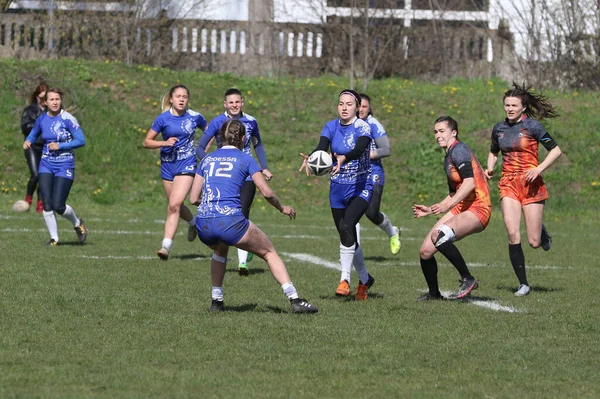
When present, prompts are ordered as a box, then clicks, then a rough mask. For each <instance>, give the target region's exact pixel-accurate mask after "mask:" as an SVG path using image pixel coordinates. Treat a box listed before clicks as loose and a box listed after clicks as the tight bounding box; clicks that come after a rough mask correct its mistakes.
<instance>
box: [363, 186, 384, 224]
mask: <svg viewBox="0 0 600 399" xmlns="http://www.w3.org/2000/svg"><path fill="white" fill-rule="evenodd" d="M382 196H383V186H382V185H381V184H376V185H374V186H373V196H372V197H371V202H369V208H368V209H367V212H366V213H365V214H366V215H367V218H369V220H370V221H371V222H373V223H374V224H375V225H376V226H379V225H380V224H381V223H383V215H382V214H381V212H380V211H379V207H380V206H381V197H382Z"/></svg>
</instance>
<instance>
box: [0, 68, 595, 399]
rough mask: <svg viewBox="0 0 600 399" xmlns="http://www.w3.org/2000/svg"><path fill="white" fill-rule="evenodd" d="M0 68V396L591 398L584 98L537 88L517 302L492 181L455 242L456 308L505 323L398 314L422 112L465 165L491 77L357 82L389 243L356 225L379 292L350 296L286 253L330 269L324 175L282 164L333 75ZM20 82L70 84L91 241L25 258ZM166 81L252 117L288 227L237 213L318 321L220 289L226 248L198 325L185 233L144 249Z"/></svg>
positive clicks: (494, 98)
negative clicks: (381, 185) (537, 159)
mask: <svg viewBox="0 0 600 399" xmlns="http://www.w3.org/2000/svg"><path fill="white" fill-rule="evenodd" d="M0 69H1V70H2V74H1V76H0V107H1V109H2V110H3V111H2V112H1V113H0V137H1V138H2V140H0V151H1V152H2V157H0V184H1V187H0V240H1V242H2V254H3V257H2V261H1V262H0V271H1V277H0V371H1V373H0V397H2V398H5V397H6V398H36V397H39V398H84V397H86V398H88V397H89V398H94V397H97V398H125V397H153V398H155V397H178V398H185V397H190V398H196V397H222V398H232V397H282V398H289V397H306V398H309V397H310V398H312V397H340V396H355V397H373V398H375V397H377V398H379V397H456V398H463V397H492V398H501V397H514V396H517V395H518V396H523V397H540V398H545V397H590V398H592V397H598V396H599V395H600V384H599V383H598V378H597V370H598V366H599V362H598V359H599V358H600V353H599V352H600V350H599V349H598V336H599V333H600V331H599V327H598V326H599V325H600V317H599V315H600V309H599V300H598V295H597V294H596V291H597V287H598V286H599V283H600V275H599V274H600V271H599V270H600V269H598V261H597V256H596V253H595V244H594V243H596V242H597V241H598V240H599V239H600V227H599V224H598V215H597V210H598V208H599V206H600V199H599V198H600V196H599V195H598V193H599V191H598V190H600V164H599V163H598V161H597V158H598V143H599V142H600V136H599V133H598V130H597V126H598V125H600V120H599V117H598V115H597V113H595V112H593V110H595V109H597V108H598V107H599V106H600V94H599V93H595V92H555V91H547V92H546V94H548V95H549V97H550V99H551V101H552V102H553V103H555V104H557V106H558V107H559V111H560V112H561V113H562V114H563V116H562V117H561V118H560V119H558V120H554V121H550V122H548V123H547V124H546V125H547V127H548V129H549V130H550V132H551V133H552V135H553V136H554V137H555V139H556V140H557V141H558V143H559V145H560V146H561V149H562V150H563V152H564V154H565V155H564V156H563V157H562V158H561V159H560V160H559V161H558V162H557V165H554V166H553V167H552V168H551V170H549V171H547V173H545V178H546V181H547V183H548V189H549V191H550V197H551V199H550V200H549V201H548V206H547V208H546V215H545V223H546V225H547V226H548V228H549V230H550V233H551V234H552V235H553V237H554V247H553V248H552V250H551V251H550V252H548V253H546V252H543V251H542V250H532V249H530V248H525V256H526V260H527V264H528V266H529V269H528V276H529V279H530V281H531V283H532V287H533V292H532V294H531V295H530V296H528V297H525V298H515V297H514V296H513V292H514V290H515V289H516V288H517V281H516V278H515V276H514V274H513V272H512V268H511V266H510V262H509V259H508V254H507V252H508V251H507V246H508V244H507V239H506V232H505V229H504V227H503V223H502V219H501V217H500V212H499V207H498V206H497V189H496V188H495V186H496V182H495V181H494V182H493V183H492V184H491V185H490V187H491V188H492V192H493V193H494V194H493V195H494V205H495V208H494V212H493V214H492V220H491V222H490V226H489V227H488V229H487V230H486V231H485V232H484V233H482V234H478V235H475V236H473V237H469V238H468V239H466V240H464V241H463V242H460V243H459V244H458V246H459V248H460V249H461V251H462V252H463V254H464V256H465V258H466V260H467V262H468V263H469V264H470V265H471V268H472V272H473V274H474V275H475V276H476V277H477V278H478V279H479V280H480V282H481V284H480V288H479V289H478V290H477V291H475V292H474V297H475V298H477V299H478V300H479V301H480V302H481V303H486V304H488V305H489V304H492V303H493V304H496V305H497V306H503V307H506V309H514V310H516V312H513V313H510V312H506V311H498V310H492V309H487V308H483V307H480V306H476V305H475V304H473V303H470V302H460V301H448V302H444V303H427V304H422V303H416V302H415V301H414V299H415V298H416V297H418V296H419V295H420V294H421V293H422V291H423V290H424V289H425V287H426V286H425V282H424V279H423V277H422V273H421V271H420V267H419V266H418V248H419V245H420V243H421V240H422V239H423V237H424V236H425V234H426V233H427V231H428V229H429V228H430V227H431V225H432V224H433V223H434V219H433V218H428V219H425V220H423V219H420V220H415V219H413V218H412V217H411V216H412V215H411V211H410V205H411V204H413V203H414V202H425V203H427V204H430V203H432V202H434V201H437V200H439V199H441V198H442V196H443V195H445V193H446V190H447V188H446V182H445V177H444V174H443V169H442V154H441V152H440V151H439V150H438V149H436V144H435V141H434V140H433V137H432V134H431V124H432V122H433V120H434V119H435V118H436V117H437V116H439V115H442V114H450V115H452V116H454V117H456V118H457V119H458V121H459V124H460V127H461V138H462V139H463V140H464V141H466V142H467V143H468V144H469V145H470V146H471V147H472V148H473V149H474V150H475V151H476V154H477V155H478V157H479V159H480V161H482V162H485V159H486V157H487V151H488V148H489V134H490V130H491V127H492V126H493V124H494V123H496V122H497V121H499V120H500V119H502V106H501V97H502V92H503V91H504V90H505V89H506V88H507V87H508V85H507V84H506V83H505V82H501V81H499V80H491V81H485V80H474V81H468V80H452V81H449V82H443V83H440V84H431V83H426V82H417V81H405V80H403V79H386V80H382V81H373V82H371V84H370V89H369V91H368V92H369V94H370V95H371V97H372V99H373V102H374V108H375V112H376V116H377V117H378V118H379V119H380V120H381V121H382V123H383V124H384V126H385V127H386V129H387V130H388V133H389V135H390V138H391V142H392V146H393V148H392V157H390V158H389V159H387V160H386V162H385V168H386V172H387V174H386V183H387V184H386V188H385V194H384V200H383V204H382V210H383V211H385V212H386V213H387V214H388V215H389V216H390V218H391V219H392V220H393V221H394V223H395V224H397V225H399V226H401V227H402V228H403V248H402V251H401V252H400V254H399V255H398V256H396V257H394V256H392V255H390V253H389V248H388V243H387V239H386V238H385V237H384V234H383V233H382V232H380V231H379V230H377V229H376V228H374V227H373V226H372V225H371V224H370V223H369V222H368V221H366V220H365V221H363V227H364V229H363V233H362V237H363V248H364V253H365V256H366V259H367V265H368V267H369V271H370V272H371V273H372V274H373V275H374V276H375V278H376V279H377V282H376V284H375V286H374V287H373V290H372V293H373V296H372V298H371V299H370V300H368V301H366V302H364V303H360V302H354V301H346V300H343V299H339V298H336V297H334V295H333V292H334V290H335V287H336V285H337V282H338V279H339V272H338V271H336V270H332V269H328V268H325V267H323V266H322V265H319V264H313V263H309V262H302V261H299V260H297V258H296V257H294V254H307V255H312V256H316V257H319V258H321V259H323V260H324V262H330V263H336V262H337V259H338V257H339V254H338V244H339V241H338V238H337V234H336V233H335V231H334V229H333V223H332V221H331V215H330V212H329V208H328V200H327V179H326V178H316V177H314V178H306V177H304V176H301V175H300V174H299V173H298V172H297V169H298V167H299V163H300V162H299V161H300V157H299V156H298V153H299V152H300V151H310V150H311V149H312V148H314V146H315V145H316V143H317V138H318V135H319V133H320V131H321V128H322V126H323V124H324V123H325V122H326V121H327V120H330V119H333V118H334V117H335V101H336V96H337V93H338V92H339V91H340V90H341V89H342V88H344V87H345V86H346V85H347V81H345V80H344V79H343V78H339V77H330V76H324V77H321V78H318V79H294V78H291V77H290V78H285V79H281V80H275V79H261V78H245V77H237V76H233V75H228V74H226V75H209V74H202V73H196V72H177V71H169V70H165V69H154V68H150V67H147V66H126V65H123V64H119V63H114V62H106V63H98V62H88V61H73V60H67V59H62V60H45V61H28V62H23V61H16V60H0ZM39 78H44V79H46V80H47V81H48V82H49V83H50V84H51V85H58V86H61V87H64V88H66V89H68V94H67V97H66V102H67V105H77V110H76V112H75V115H76V117H77V118H78V120H79V121H80V123H81V125H82V127H83V129H84V131H85V134H86V138H87V142H88V144H87V145H86V146H85V147H84V148H82V149H79V150H77V172H76V174H77V176H76V182H75V184H74V186H73V190H72V193H71V196H70V198H69V203H70V204H71V205H72V206H73V207H74V209H75V210H76V212H77V213H78V216H81V217H83V218H84V219H85V220H86V225H87V226H88V227H89V229H90V238H89V242H88V243H87V244H86V245H85V246H79V245H63V246H60V247H58V248H49V247H44V246H42V245H41V244H42V243H43V242H44V241H46V240H47V239H48V234H47V231H46V229H45V226H44V223H43V220H42V218H41V216H40V215H38V214H35V213H32V212H30V213H28V214H15V213H13V212H12V211H11V210H10V206H11V205H12V203H13V202H14V201H15V200H17V199H21V198H22V197H23V194H24V191H25V184H26V181H27V179H28V176H27V175H28V173H27V171H26V164H25V161H24V159H23V155H22V149H21V144H22V135H21V134H20V132H19V117H20V113H21V111H22V109H23V107H24V105H25V96H26V94H27V93H28V92H29V91H30V90H32V89H33V86H34V85H35V84H34V82H37V80H38V79H39ZM177 82H181V83H185V84H186V85H188V86H189V87H190V89H191V92H192V107H193V108H194V109H197V110H199V111H201V112H202V113H203V114H204V115H205V116H206V117H207V118H209V119H210V118H212V117H213V116H215V115H216V114H218V113H219V112H221V109H222V108H221V99H222V94H223V92H224V91H225V90H226V89H227V88H228V87H230V86H238V87H240V88H241V89H242V90H243V91H244V93H245V97H246V110H247V112H249V113H250V114H253V115H255V116H256V117H257V118H258V120H259V122H260V126H261V133H262V136H263V139H264V142H265V147H266V152H267V156H268V160H269V163H270V169H271V171H272V172H274V173H275V178H274V179H273V180H272V186H273V187H274V189H275V190H276V192H277V193H278V194H279V196H280V197H281V199H282V202H284V203H285V204H291V205H294V206H295V207H296V208H297V210H298V215H299V216H298V219H297V220H295V221H289V220H287V219H286V218H285V217H283V216H281V215H279V214H278V213H277V212H276V211H275V210H274V209H272V208H271V207H270V206H269V205H268V204H267V203H266V202H265V201H264V199H262V198H261V197H260V195H258V196H257V198H256V200H255V203H254V205H253V209H252V219H253V220H254V221H255V222H257V223H258V224H259V225H260V226H261V227H262V228H263V229H264V230H265V231H266V232H267V233H268V234H269V235H270V236H271V237H272V240H273V242H274V243H275V246H276V248H277V249H278V251H279V252H280V253H281V254H282V257H283V259H284V260H285V261H286V264H287V265H288V267H289V270H290V273H291V275H292V278H293V280H294V283H295V285H296V287H297V288H298V290H299V292H300V294H301V295H302V296H304V297H306V298H308V299H309V300H310V301H311V302H313V303H314V304H315V305H317V306H318V307H319V309H320V312H319V313H318V314H316V315H310V316H303V315H292V314H290V313H289V303H288V301H287V300H286V298H285V297H284V295H283V294H282V292H281V288H280V287H278V286H277V284H276V283H275V282H274V280H273V278H272V276H271V274H270V273H269V271H268V269H267V267H266V265H265V264H264V262H262V261H260V260H259V259H255V260H254V261H253V262H252V263H251V264H250V266H251V271H252V273H251V275H250V277H248V278H242V277H239V276H237V274H236V273H235V270H234V269H235V264H236V253H235V251H234V250H232V251H231V252H230V257H231V258H232V259H233V260H232V262H231V264H230V265H229V272H228V273H227V276H226V280H225V298H226V306H227V309H228V311H227V312H225V313H224V314H217V315H213V314H209V313H208V311H207V308H208V306H209V305H210V279H209V267H208V264H209V256H210V253H209V251H208V249H206V248H203V247H202V246H201V245H200V244H199V243H198V242H196V243H193V244H190V243H187V241H186V240H185V235H184V230H185V229H184V226H181V228H180V230H181V231H180V233H179V234H178V236H177V238H176V240H175V244H174V249H173V253H172V257H171V259H170V260H169V261H168V262H161V261H159V260H158V258H156V255H155V251H156V250H157V249H158V246H159V244H160V240H161V238H162V233H163V231H162V229H163V225H162V222H163V221H164V218H165V215H166V203H165V200H164V193H163V190H162V186H161V183H160V177H159V176H160V173H159V168H158V166H157V161H158V154H157V152H156V151H148V150H144V149H143V148H142V145H141V143H142V140H143V138H144V136H145V133H146V131H147V129H148V127H149V126H150V124H151V122H152V120H153V119H154V118H155V117H156V115H158V113H159V112H160V111H159V109H158V107H157V105H154V102H158V101H159V99H160V95H161V94H162V93H163V92H164V91H165V90H167V89H168V87H169V86H171V85H172V84H175V83H177ZM459 111H460V112H459ZM542 152H543V150H542ZM59 229H60V238H61V241H62V242H63V243H66V244H69V243H74V242H75V241H76V235H75V233H74V232H73V230H72V228H71V226H69V224H68V223H67V222H66V221H65V220H63V219H60V220H59ZM523 236H525V235H524V232H523ZM311 237H313V238H311ZM524 246H525V247H526V246H527V245H526V244H524ZM438 260H439V263H440V272H439V278H440V283H441V287H442V289H443V290H447V291H454V290H456V289H457V287H458V282H457V280H458V275H457V273H456V271H454V269H453V268H452V267H451V266H450V265H448V264H447V262H444V261H443V259H441V258H439V257H438ZM317 263H318V262H317ZM356 282H357V278H356V276H353V282H352V286H353V287H355V285H356Z"/></svg>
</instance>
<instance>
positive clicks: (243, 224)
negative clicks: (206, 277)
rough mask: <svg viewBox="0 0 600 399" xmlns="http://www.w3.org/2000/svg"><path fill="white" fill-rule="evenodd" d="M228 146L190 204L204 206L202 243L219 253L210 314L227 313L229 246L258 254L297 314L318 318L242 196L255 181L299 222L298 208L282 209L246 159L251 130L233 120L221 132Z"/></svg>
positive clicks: (204, 171) (210, 159)
mask: <svg viewBox="0 0 600 399" xmlns="http://www.w3.org/2000/svg"><path fill="white" fill-rule="evenodd" d="M219 136H220V138H219V140H220V142H221V144H222V147H221V148H220V149H218V150H217V151H215V152H213V153H210V154H208V155H207V156H205V157H204V158H203V159H202V161H201V162H200V165H199V166H198V171H197V174H196V177H195V179H194V184H193V185H192V190H191V192H190V202H192V203H194V204H197V205H198V216H197V218H196V227H197V229H198V236H199V237H200V240H201V241H202V242H203V243H204V244H206V245H207V246H209V247H210V248H211V249H213V250H214V253H213V255H212V260H211V263H210V271H211V280H212V304H211V307H210V311H211V312H214V311H223V310H225V307H224V304H223V280H224V278H225V270H226V264H227V253H228V251H229V246H231V245H233V246H235V247H238V248H243V249H244V250H246V251H249V252H251V253H254V254H256V255H257V256H259V257H260V258H262V259H264V260H265V261H266V262H267V264H268V265H269V269H270V270H271V273H273V277H275V280H277V282H278V283H279V284H280V285H281V288H282V289H283V292H284V294H285V295H286V296H287V297H288V299H289V300H290V303H291V305H292V312H293V313H316V312H317V311H318V310H317V308H316V307H315V306H313V305H311V304H310V303H308V302H307V301H306V300H304V299H301V298H299V297H298V293H297V292H296V288H295V287H294V284H292V281H291V279H290V276H289V274H288V272H287V269H286V267H285V265H284V263H283V261H282V260H281V258H280V257H279V255H278V254H277V252H276V251H275V248H274V247H273V244H272V243H271V241H270V240H269V237H267V235H266V234H265V233H263V232H262V231H261V230H260V229H259V228H258V227H256V225H255V224H254V223H252V222H251V221H250V220H248V218H247V217H246V216H245V215H244V214H243V212H242V204H241V201H240V192H241V190H242V187H243V185H244V184H245V181H246V178H247V177H248V176H250V177H251V178H252V180H253V181H254V183H255V184H256V187H257V188H258V189H259V190H260V192H261V193H262V194H263V195H264V197H265V199H266V200H267V201H268V202H269V203H270V204H271V205H273V207H275V208H277V209H278V210H279V211H280V212H281V213H283V214H284V215H287V216H289V217H290V219H294V218H295V217H296V211H295V209H294V208H292V207H290V206H286V205H282V204H281V202H279V199H278V198H277V195H275V193H274V192H273V190H271V188H270V187H269V185H268V184H267V182H266V180H265V177H264V176H263V174H262V173H261V169H260V167H259V166H258V163H257V162H256V161H255V160H254V158H252V156H250V155H248V154H246V153H245V152H244V151H242V149H243V148H244V141H245V137H246V129H245V126H244V124H243V123H242V122H241V121H237V120H229V121H227V122H225V124H224V125H223V126H221V128H220V129H219Z"/></svg>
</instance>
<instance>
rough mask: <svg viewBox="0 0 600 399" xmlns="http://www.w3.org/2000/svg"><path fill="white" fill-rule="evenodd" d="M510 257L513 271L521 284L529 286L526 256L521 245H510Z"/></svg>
mask: <svg viewBox="0 0 600 399" xmlns="http://www.w3.org/2000/svg"><path fill="white" fill-rule="evenodd" d="M508 256H509V258H510V263H511V264H512V267H513V270H514V271H515V274H516V275H517V278H518V279H519V284H525V285H529V283H528V282H527V272H526V271H525V254H524V253H523V248H521V243H518V244H508Z"/></svg>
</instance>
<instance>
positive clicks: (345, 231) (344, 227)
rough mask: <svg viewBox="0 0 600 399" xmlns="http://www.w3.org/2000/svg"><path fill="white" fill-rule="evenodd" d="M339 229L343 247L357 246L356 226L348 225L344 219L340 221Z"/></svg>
mask: <svg viewBox="0 0 600 399" xmlns="http://www.w3.org/2000/svg"><path fill="white" fill-rule="evenodd" d="M339 229H340V241H341V243H342V245H344V246H345V247H350V246H352V245H354V244H355V241H356V240H355V239H354V232H353V229H354V226H350V225H349V224H348V223H346V221H345V220H344V219H342V220H341V221H340V225H339Z"/></svg>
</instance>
